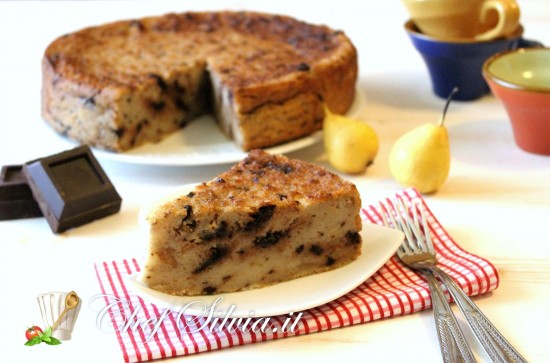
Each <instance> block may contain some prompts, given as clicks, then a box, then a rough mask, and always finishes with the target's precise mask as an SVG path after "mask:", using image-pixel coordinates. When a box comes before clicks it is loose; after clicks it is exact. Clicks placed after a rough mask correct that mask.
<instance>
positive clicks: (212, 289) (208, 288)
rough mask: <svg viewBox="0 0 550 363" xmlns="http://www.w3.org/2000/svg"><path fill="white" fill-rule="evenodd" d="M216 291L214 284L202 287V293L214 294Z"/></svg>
mask: <svg viewBox="0 0 550 363" xmlns="http://www.w3.org/2000/svg"><path fill="white" fill-rule="evenodd" d="M215 292H216V288H215V287H214V286H206V287H205V288H204V289H202V293H203V294H204V295H212V294H214V293H215Z"/></svg>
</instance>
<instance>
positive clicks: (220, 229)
mask: <svg viewBox="0 0 550 363" xmlns="http://www.w3.org/2000/svg"><path fill="white" fill-rule="evenodd" d="M227 227H228V225H227V222H225V221H222V222H221V223H220V224H219V225H218V226H217V227H216V229H215V230H213V231H201V232H200V233H199V237H200V238H201V240H203V241H211V240H213V239H214V238H224V237H226V236H227V235H228V233H229V229H228V228H227Z"/></svg>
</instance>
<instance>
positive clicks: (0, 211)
mask: <svg viewBox="0 0 550 363" xmlns="http://www.w3.org/2000/svg"><path fill="white" fill-rule="evenodd" d="M22 169H23V166H22V165H7V166H3V167H2V172H1V173H0V221H4V220H12V219H21V218H34V217H41V216H42V211H41V210H40V207H39V206H38V203H36V201H35V200H34V198H33V196H32V191H31V188H29V185H28V184H27V179H26V178H25V175H24V174H23V171H22Z"/></svg>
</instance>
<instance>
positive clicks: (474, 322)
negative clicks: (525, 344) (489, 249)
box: [432, 267, 527, 363]
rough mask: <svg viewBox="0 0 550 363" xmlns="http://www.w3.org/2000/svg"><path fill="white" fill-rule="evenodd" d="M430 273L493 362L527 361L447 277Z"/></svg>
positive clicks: (436, 271)
mask: <svg viewBox="0 0 550 363" xmlns="http://www.w3.org/2000/svg"><path fill="white" fill-rule="evenodd" d="M432 271H433V272H434V273H435V274H436V275H437V277H439V279H440V280H441V281H442V282H443V284H444V285H445V286H446V287H447V290H449V292H450V294H451V295H452V297H453V299H454V300H455V302H456V304H457V305H458V307H459V309H460V311H461V312H462V314H463V315H464V317H465V318H466V321H467V322H468V324H469V325H470V327H471V328H472V330H473V332H474V334H475V335H476V337H477V339H478V340H479V342H480V343H481V345H482V346H483V348H484V349H485V351H486V352H487V354H488V355H489V357H490V358H491V359H492V360H493V362H496V363H512V362H513V363H520V362H521V363H527V360H525V358H523V357H522V356H521V354H519V353H518V352H517V350H516V349H515V348H514V347H513V346H512V345H511V344H510V343H509V342H508V341H507V340H506V339H505V338H504V336H503V335H502V334H501V333H500V332H499V331H498V330H497V329H496V328H495V327H494V326H493V324H492V323H491V322H490V321H489V319H487V317H486V316H485V315H484V314H483V313H482V312H481V310H479V308H478V307H477V306H476V305H475V304H474V302H473V301H472V300H471V299H470V298H469V297H468V295H466V294H465V293H464V291H462V289H461V288H460V287H459V286H458V285H457V283H456V282H455V281H454V280H453V279H452V278H450V277H449V275H447V274H446V273H445V272H444V271H443V270H441V269H439V268H437V267H434V268H432Z"/></svg>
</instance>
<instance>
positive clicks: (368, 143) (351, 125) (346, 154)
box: [323, 106, 378, 174]
mask: <svg viewBox="0 0 550 363" xmlns="http://www.w3.org/2000/svg"><path fill="white" fill-rule="evenodd" d="M323 142H324V145H325V150H326V152H327V155H328V161H329V163H330V164H331V165H332V166H333V167H334V168H335V169H337V170H338V171H341V172H344V173H347V174H358V173H361V172H363V171H365V169H366V168H367V166H369V165H370V164H372V162H373V161H374V158H375V157H376V155H377V153H378V135H377V134H376V132H375V131H374V130H373V128H372V127H371V126H370V125H368V124H367V123H365V122H362V121H359V120H356V119H353V118H349V117H345V116H342V115H337V114H333V113H332V112H330V110H329V109H328V108H327V107H326V106H325V120H324V122H323Z"/></svg>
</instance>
